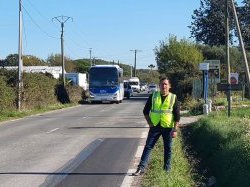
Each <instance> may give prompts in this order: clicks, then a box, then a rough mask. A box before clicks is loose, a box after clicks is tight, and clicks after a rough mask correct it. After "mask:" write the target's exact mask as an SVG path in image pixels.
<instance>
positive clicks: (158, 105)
mask: <svg viewBox="0 0 250 187" xmlns="http://www.w3.org/2000/svg"><path fill="white" fill-rule="evenodd" d="M170 88H171V85H170V81H169V79H168V78H167V77H164V78H161V80H160V91H156V92H154V93H153V94H151V95H150V96H149V98H148V100H147V103H146V105H145V107H144V109H143V114H144V117H145V119H146V121H147V123H148V125H149V127H150V128H149V132H148V137H147V140H146V145H145V147H144V150H143V153H142V156H141V161H140V163H139V165H138V168H137V171H136V172H135V173H133V175H134V176H138V175H140V174H142V173H144V170H145V168H146V167H147V164H148V161H149V157H150V153H151V150H152V149H153V148H154V145H155V144H156V142H157V140H158V139H159V137H160V136H162V138H163V143H164V165H163V169H165V170H166V171H169V170H170V167H171V147H172V138H174V137H176V136H177V127H178V125H179V121H180V109H179V104H178V101H177V98H176V95H175V94H173V93H171V92H170V91H169V89H170Z"/></svg>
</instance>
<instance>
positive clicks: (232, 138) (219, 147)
mask: <svg viewBox="0 0 250 187" xmlns="http://www.w3.org/2000/svg"><path fill="white" fill-rule="evenodd" d="M183 132H184V137H185V145H186V146H190V147H189V150H188V152H189V154H191V155H192V156H193V157H195V158H196V159H198V160H200V163H199V166H198V167H197V168H196V169H197V171H199V172H200V173H202V174H204V176H205V177H206V178H211V177H213V178H214V179H215V180H216V181H214V182H216V186H229V187H230V186H249V184H250V173H249V170H250V108H244V109H239V108H238V109H233V110H232V113H231V117H228V116H227V112H226V111H222V112H214V113H211V114H210V115H209V116H207V117H205V118H203V119H201V120H200V121H199V122H197V123H196V124H195V125H192V126H189V127H186V129H185V130H184V131H183Z"/></svg>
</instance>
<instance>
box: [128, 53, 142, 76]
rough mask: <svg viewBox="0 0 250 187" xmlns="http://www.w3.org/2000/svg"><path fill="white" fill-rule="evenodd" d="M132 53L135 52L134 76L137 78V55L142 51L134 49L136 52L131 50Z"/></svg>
mask: <svg viewBox="0 0 250 187" xmlns="http://www.w3.org/2000/svg"><path fill="white" fill-rule="evenodd" d="M130 51H133V52H135V64H134V75H133V76H134V77H136V53H137V52H140V50H138V49H134V50H130Z"/></svg>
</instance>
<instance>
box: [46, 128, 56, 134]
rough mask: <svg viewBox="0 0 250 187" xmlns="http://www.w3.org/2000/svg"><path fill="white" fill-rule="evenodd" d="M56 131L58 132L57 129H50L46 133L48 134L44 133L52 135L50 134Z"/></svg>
mask: <svg viewBox="0 0 250 187" xmlns="http://www.w3.org/2000/svg"><path fill="white" fill-rule="evenodd" d="M56 130H59V128H55V129H52V130H50V131H48V132H46V133H47V134H49V133H52V132H54V131H56Z"/></svg>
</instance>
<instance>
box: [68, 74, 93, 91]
mask: <svg viewBox="0 0 250 187" xmlns="http://www.w3.org/2000/svg"><path fill="white" fill-rule="evenodd" d="M65 78H67V79H68V80H69V81H70V82H71V83H72V84H73V85H78V86H81V87H82V88H83V89H84V90H88V89H89V88H88V87H89V85H88V82H87V75H86V73H65Z"/></svg>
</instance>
